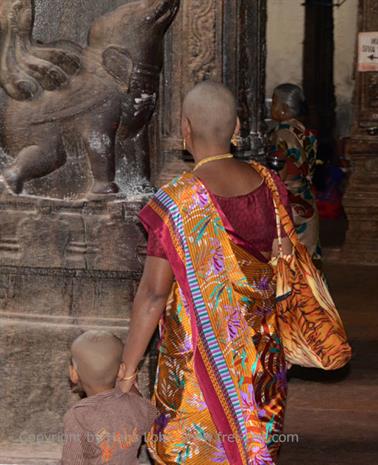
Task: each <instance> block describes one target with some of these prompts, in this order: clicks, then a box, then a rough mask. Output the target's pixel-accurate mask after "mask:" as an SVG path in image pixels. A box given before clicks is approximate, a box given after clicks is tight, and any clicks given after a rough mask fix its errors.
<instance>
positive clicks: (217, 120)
mask: <svg viewBox="0 0 378 465" xmlns="http://www.w3.org/2000/svg"><path fill="white" fill-rule="evenodd" d="M183 116H184V118H187V119H188V120H189V122H190V125H191V127H192V131H193V136H194V137H195V138H198V139H203V140H205V141H206V142H208V143H209V142H212V141H217V142H221V143H226V144H227V143H229V141H230V139H231V137H232V135H233V134H234V131H235V126H236V123H237V107H236V100H235V97H234V95H233V94H232V92H231V91H230V90H229V89H228V88H227V87H226V86H224V85H223V84H220V83H218V82H214V81H204V82H201V83H200V84H197V85H196V86H195V87H194V88H193V89H192V90H191V91H190V92H189V93H188V94H187V96H186V97H185V100H184V104H183Z"/></svg>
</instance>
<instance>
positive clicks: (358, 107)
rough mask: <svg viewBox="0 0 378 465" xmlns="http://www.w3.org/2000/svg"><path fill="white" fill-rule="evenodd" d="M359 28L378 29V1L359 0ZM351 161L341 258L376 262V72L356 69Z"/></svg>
mask: <svg viewBox="0 0 378 465" xmlns="http://www.w3.org/2000/svg"><path fill="white" fill-rule="evenodd" d="M359 31H361V32H368V31H378V0H360V5H359ZM354 118H355V120H354V126H353V132H352V136H351V138H350V141H349V143H348V146H347V154H348V155H349V157H350V159H351V162H352V175H351V178H350V180H349V185H348V189H347V193H346V195H345V198H344V206H345V210H346V213H347V216H348V221H349V229H348V233H347V237H346V242H345V245H344V248H343V252H342V257H343V259H344V260H346V261H348V262H353V263H367V264H378V247H377V243H378V181H377V179H378V72H357V71H356V92H355V116H354Z"/></svg>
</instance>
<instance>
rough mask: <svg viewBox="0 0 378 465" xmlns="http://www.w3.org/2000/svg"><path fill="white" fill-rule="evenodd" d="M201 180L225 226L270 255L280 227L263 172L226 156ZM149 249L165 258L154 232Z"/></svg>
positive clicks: (281, 188) (284, 197)
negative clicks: (227, 158) (278, 226)
mask: <svg viewBox="0 0 378 465" xmlns="http://www.w3.org/2000/svg"><path fill="white" fill-rule="evenodd" d="M272 175H273V177H274V180H275V181H276V184H277V186H278V189H279V191H280V194H281V199H282V202H283V203H284V205H285V206H286V207H287V209H288V210H289V208H288V194H287V191H286V188H285V186H284V184H283V183H282V181H281V180H280V179H279V178H278V176H276V175H275V174H274V173H272ZM200 180H201V181H202V183H203V184H204V185H205V187H206V188H207V190H208V191H209V192H210V193H211V195H212V198H213V201H214V203H215V204H216V206H217V207H218V210H219V211H220V212H221V213H223V222H224V223H225V227H226V229H227V230H228V231H232V232H233V233H234V234H236V235H237V236H238V237H239V238H240V239H241V240H242V241H243V242H245V243H246V245H249V246H250V247H252V248H253V249H254V250H256V251H258V252H260V253H261V254H263V255H264V256H265V257H266V258H269V257H270V255H271V253H272V246H273V241H274V240H275V239H276V237H277V228H276V220H275V212H274V206H273V199H272V195H271V192H270V190H269V189H268V187H267V186H266V184H265V182H264V180H263V179H262V178H261V176H260V175H259V174H258V173H257V172H256V171H255V170H254V169H253V168H252V167H251V166H250V165H248V164H246V163H244V162H240V161H237V160H225V161H223V162H217V164H216V165H215V164H214V165H213V166H211V167H210V166H209V167H208V168H207V169H206V170H205V168H204V169H203V170H201V176H200ZM147 253H148V255H149V256H154V257H160V258H165V253H164V250H163V247H162V245H161V244H160V243H159V238H157V237H155V236H153V234H150V235H149V241H148V250H147Z"/></svg>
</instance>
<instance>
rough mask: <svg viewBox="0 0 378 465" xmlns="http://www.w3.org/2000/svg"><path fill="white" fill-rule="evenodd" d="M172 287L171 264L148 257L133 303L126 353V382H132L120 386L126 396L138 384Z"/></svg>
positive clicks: (124, 359) (123, 382)
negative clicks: (136, 375)
mask: <svg viewBox="0 0 378 465" xmlns="http://www.w3.org/2000/svg"><path fill="white" fill-rule="evenodd" d="M172 284H173V272H172V269H171V267H170V265H169V262H168V260H165V259H162V258H156V257H147V260H146V264H145V267H144V272H143V277H142V280H141V282H140V285H139V288H138V292H137V294H136V297H135V300H134V305H133V310H132V315H131V323H130V330H129V334H128V338H127V342H126V344H125V350H124V353H123V362H124V363H125V366H126V374H125V378H130V379H129V380H125V381H120V383H119V385H120V387H121V389H122V391H124V392H128V391H129V390H130V388H131V386H132V385H133V384H134V382H135V379H133V374H134V373H135V372H136V370H137V368H138V365H139V362H140V361H141V359H142V357H143V355H144V353H145V352H146V349H147V347H148V344H149V343H150V340H151V338H152V336H153V334H154V332H155V330H156V328H157V325H158V322H159V320H160V317H161V314H162V313H163V311H164V310H165V307H166V304H167V300H168V297H169V294H170V292H171V288H172Z"/></svg>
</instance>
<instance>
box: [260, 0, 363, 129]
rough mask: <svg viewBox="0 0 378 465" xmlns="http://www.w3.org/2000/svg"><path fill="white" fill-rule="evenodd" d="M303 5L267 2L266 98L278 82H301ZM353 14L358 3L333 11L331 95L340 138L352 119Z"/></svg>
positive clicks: (350, 0)
mask: <svg viewBox="0 0 378 465" xmlns="http://www.w3.org/2000/svg"><path fill="white" fill-rule="evenodd" d="M335 2H336V0H335ZM303 3H304V0H268V32H267V35H268V37H267V40H268V43H267V51H268V56H267V84H266V91H267V96H268V97H269V96H271V94H272V91H273V89H274V87H275V86H276V85H278V84H280V83H282V82H293V83H294V84H301V82H302V58H303V41H304V21H305V8H304V6H303ZM357 11H358V0H346V2H345V3H344V4H343V5H342V6H341V7H340V8H334V21H335V92H336V97H337V103H338V107H337V115H338V126H339V127H338V132H339V134H340V135H341V136H345V135H347V134H348V132H349V129H350V124H351V118H352V99H353V89H354V81H353V66H354V56H355V43H356V31H357ZM319 72H321V70H320V71H319Z"/></svg>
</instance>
